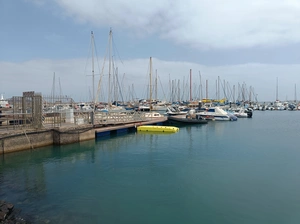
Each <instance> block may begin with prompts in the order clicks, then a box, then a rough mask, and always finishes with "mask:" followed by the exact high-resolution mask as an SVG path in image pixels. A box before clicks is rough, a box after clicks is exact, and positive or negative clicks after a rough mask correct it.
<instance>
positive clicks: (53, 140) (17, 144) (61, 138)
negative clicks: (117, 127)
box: [0, 126, 95, 154]
mask: <svg viewBox="0 0 300 224" xmlns="http://www.w3.org/2000/svg"><path fill="white" fill-rule="evenodd" d="M94 138H95V130H94V129H93V128H92V127H86V126H85V127H76V128H72V129H67V128H55V129H49V130H42V131H27V132H25V131H23V132H21V131H15V132H13V133H9V135H4V136H3V135H2V136H1V137H0V154H4V153H10V152H16V151H22V150H28V149H35V148H39V147H43V146H48V145H53V144H54V145H64V144H71V143H75V142H80V141H86V140H91V139H94Z"/></svg>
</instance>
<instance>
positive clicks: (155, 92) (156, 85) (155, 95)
mask: <svg viewBox="0 0 300 224" xmlns="http://www.w3.org/2000/svg"><path fill="white" fill-rule="evenodd" d="M155 73H156V77H155V100H157V69H156V70H155Z"/></svg>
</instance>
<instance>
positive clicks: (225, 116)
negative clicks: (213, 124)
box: [196, 107, 237, 121]
mask: <svg viewBox="0 0 300 224" xmlns="http://www.w3.org/2000/svg"><path fill="white" fill-rule="evenodd" d="M196 115H200V116H201V117H202V118H204V119H206V120H215V121H236V120H237V117H236V116H235V115H233V114H231V113H228V112H226V111H225V110H223V109H222V108H220V107H210V108H208V109H207V110H205V111H201V112H197V113H196Z"/></svg>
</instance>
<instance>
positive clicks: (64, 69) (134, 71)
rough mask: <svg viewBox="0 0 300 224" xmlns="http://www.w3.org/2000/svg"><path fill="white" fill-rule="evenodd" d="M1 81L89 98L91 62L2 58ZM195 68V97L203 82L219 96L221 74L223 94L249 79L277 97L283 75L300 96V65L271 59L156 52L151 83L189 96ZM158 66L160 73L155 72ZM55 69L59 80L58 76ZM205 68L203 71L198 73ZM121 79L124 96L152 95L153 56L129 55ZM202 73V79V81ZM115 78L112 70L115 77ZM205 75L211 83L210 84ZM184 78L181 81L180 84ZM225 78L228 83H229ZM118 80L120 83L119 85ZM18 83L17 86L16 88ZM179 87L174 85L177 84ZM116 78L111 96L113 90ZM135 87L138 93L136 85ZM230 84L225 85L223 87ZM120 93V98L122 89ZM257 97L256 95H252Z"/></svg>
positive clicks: (14, 91)
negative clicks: (212, 60) (225, 62)
mask: <svg viewBox="0 0 300 224" xmlns="http://www.w3.org/2000/svg"><path fill="white" fill-rule="evenodd" d="M101 60H102V61H103V59H99V66H98V65H97V63H95V64H96V66H95V76H94V77H95V82H94V84H95V89H97V88H96V87H97V83H98V81H99V80H100V74H101V71H100V69H99V68H101V67H102V62H101ZM107 66H108V64H107V63H106V66H105V69H104V72H103V76H102V79H101V85H100V87H101V88H100V92H99V93H100V96H99V100H100V101H105V102H107V99H108V83H109V75H108V68H107ZM0 67H1V74H0V75H1V77H5V79H2V80H1V81H0V86H1V90H2V93H5V97H12V96H21V95H22V92H24V91H35V92H40V93H42V94H43V95H48V96H49V95H50V94H51V91H52V89H53V86H55V93H56V94H57V95H59V94H63V95H68V96H71V97H73V99H74V100H75V101H77V102H78V101H88V100H90V99H91V96H92V94H91V92H92V89H93V88H92V83H93V82H92V76H91V75H92V73H91V63H90V62H87V60H86V59H69V60H50V59H39V60H30V61H25V62H22V63H17V62H16V63H12V62H0ZM190 69H192V94H193V98H199V97H200V92H201V91H200V89H199V86H200V84H202V94H203V95H202V97H206V90H207V92H208V97H209V98H217V94H216V91H217V88H216V86H217V80H220V96H221V97H223V95H224V92H225V93H226V94H227V96H228V98H229V95H230V94H229V92H230V91H231V92H233V89H235V99H237V97H238V91H239V90H240V89H239V88H240V87H241V86H242V85H244V86H246V88H247V90H248V92H249V91H250V86H251V89H252V90H254V94H257V96H258V100H259V101H274V100H275V98H276V85H277V84H276V80H277V77H278V96H279V99H280V100H282V101H284V100H286V99H288V100H294V99H295V88H294V87H295V85H298V86H299V85H300V83H299V79H298V78H297V77H298V71H299V70H300V65H298V64H295V65H267V64H241V65H231V66H204V65H201V64H195V63H189V62H177V61H176V62H175V61H162V60H159V59H156V58H153V72H152V78H153V82H152V85H153V86H154V85H155V81H154V80H155V78H156V74H157V77H158V81H157V87H158V88H157V89H158V91H157V93H158V94H157V95H158V98H160V99H166V100H169V99H170V97H171V89H170V84H171V85H172V83H174V84H173V85H175V86H177V87H176V88H177V91H178V89H180V93H181V94H180V95H181V96H182V97H183V99H185V100H188V99H189V95H188V94H189V89H190V83H189V78H190ZM156 71H157V73H156ZM54 72H55V82H54V80H53V77H54ZM199 72H200V73H199ZM118 74H119V75H118V79H119V85H118V86H120V87H121V93H122V97H123V99H124V100H129V99H132V96H134V97H137V98H147V97H149V80H150V69H149V59H133V60H125V61H123V64H121V63H120V67H118ZM200 74H201V83H200ZM113 80H116V79H115V78H114V76H111V78H110V82H111V83H113ZM206 80H207V82H208V86H207V87H206ZM178 83H179V87H178ZM224 83H225V88H224ZM115 86H116V85H115ZM12 87H13V88H12ZM174 88H175V87H174ZM113 89H114V88H113V84H111V99H113V96H114V94H115V93H114V91H112V90H113ZM133 89H134V93H133V91H132V90H133ZM224 89H225V90H224ZM153 94H154V92H153ZM153 96H154V95H153ZM118 99H121V96H120V92H119V91H118ZM252 99H253V98H252Z"/></svg>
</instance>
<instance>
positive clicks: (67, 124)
mask: <svg viewBox="0 0 300 224" xmlns="http://www.w3.org/2000/svg"><path fill="white" fill-rule="evenodd" d="M11 102H12V103H11V104H12V105H13V106H12V107H10V106H9V107H0V154H5V153H10V152H16V151H21V150H28V149H36V148H40V147H44V146H48V145H63V144H71V143H76V142H81V141H86V140H92V139H95V138H98V137H102V136H106V137H107V136H110V135H114V134H120V133H127V132H131V131H135V130H136V127H138V126H140V125H161V124H163V123H164V122H165V121H167V117H164V116H163V115H161V114H159V113H155V112H154V113H151V112H150V113H148V112H141V111H114V110H111V111H106V112H101V111H93V110H85V109H82V108H81V109H74V107H72V105H70V104H64V106H67V107H66V108H63V109H62V108H58V107H54V105H55V103H54V104H53V105H50V106H48V105H46V104H45V101H44V100H43V98H42V95H41V94H40V93H35V92H34V91H30V92H23V96H20V97H13V98H12V101H11Z"/></svg>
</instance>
